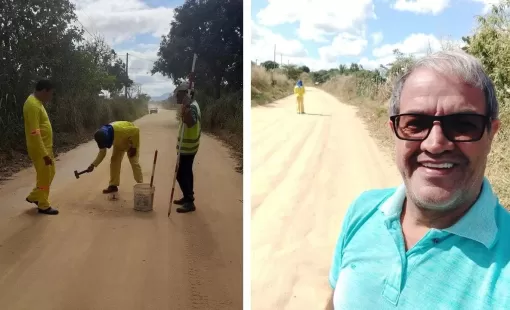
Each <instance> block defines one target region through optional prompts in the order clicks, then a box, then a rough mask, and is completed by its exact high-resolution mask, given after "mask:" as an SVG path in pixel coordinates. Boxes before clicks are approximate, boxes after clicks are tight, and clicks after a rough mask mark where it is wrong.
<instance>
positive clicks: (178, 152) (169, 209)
mask: <svg viewBox="0 0 510 310" xmlns="http://www.w3.org/2000/svg"><path fill="white" fill-rule="evenodd" d="M197 58H198V56H197V54H193V64H192V65H191V74H190V76H189V85H188V97H190V98H191V90H192V89H193V87H194V84H195V78H194V76H193V74H194V73H195V63H196V62H197ZM181 117H184V116H183V115H181ZM181 122H182V125H181V130H180V133H179V136H178V139H179V149H178V151H177V160H176V161H175V171H174V180H173V182H172V191H171V193H170V202H169V203H168V217H170V213H172V205H173V200H174V193H175V181H176V180H177V171H178V170H179V163H180V159H181V147H182V140H183V139H182V136H183V134H184V126H185V124H184V119H182V120H181Z"/></svg>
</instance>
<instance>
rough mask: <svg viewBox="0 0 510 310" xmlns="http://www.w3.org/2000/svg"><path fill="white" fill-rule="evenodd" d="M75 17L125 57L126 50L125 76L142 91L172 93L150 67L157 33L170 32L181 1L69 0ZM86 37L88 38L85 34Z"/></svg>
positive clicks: (158, 39)
mask: <svg viewBox="0 0 510 310" xmlns="http://www.w3.org/2000/svg"><path fill="white" fill-rule="evenodd" d="M71 2H73V3H74V4H76V8H77V12H76V13H77V16H78V19H79V21H80V22H81V23H82V24H83V26H84V27H85V28H86V29H87V30H88V31H89V32H90V33H92V34H93V35H94V36H96V35H99V36H101V37H103V38H105V39H106V41H107V43H108V44H109V45H110V46H111V47H113V48H114V49H115V51H116V52H117V54H119V57H120V58H122V60H125V58H126V53H129V76H130V78H131V79H133V80H134V81H135V83H138V84H140V85H141V86H142V91H143V92H146V93H148V94H149V95H151V96H153V97H155V96H160V95H162V94H165V93H169V92H172V91H173V89H174V87H175V86H174V85H173V84H172V82H171V81H170V80H169V79H167V78H165V77H163V76H161V75H160V74H155V75H154V76H152V75H151V74H150V73H148V72H149V71H150V69H151V68H152V65H153V63H154V61H155V60H157V52H158V49H159V43H160V41H161V35H166V34H168V32H169V31H170V23H171V21H172V20H173V15H174V8H176V7H178V6H180V5H182V4H183V3H184V0H71ZM86 38H88V39H91V38H92V37H91V36H90V35H88V34H86Z"/></svg>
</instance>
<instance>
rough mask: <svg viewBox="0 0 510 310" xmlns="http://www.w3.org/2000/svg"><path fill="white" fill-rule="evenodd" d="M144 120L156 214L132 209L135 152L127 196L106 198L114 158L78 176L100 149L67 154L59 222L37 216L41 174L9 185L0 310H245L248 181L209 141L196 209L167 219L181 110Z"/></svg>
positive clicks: (4, 197)
mask: <svg viewBox="0 0 510 310" xmlns="http://www.w3.org/2000/svg"><path fill="white" fill-rule="evenodd" d="M136 123H137V124H138V125H139V126H140V128H141V158H140V162H141V164H142V169H143V171H144V177H145V179H146V181H147V182H149V181H150V174H151V169H152V159H153V155H154V150H155V149H156V148H157V149H158V150H159V154H158V163H157V171H156V175H155V186H156V194H155V205H154V211H153V212H151V213H142V212H136V211H134V210H133V199H132V196H133V193H132V188H133V185H134V184H135V182H134V180H133V176H132V172H131V167H130V165H129V161H128V160H127V158H126V157H125V158H124V161H123V165H122V173H121V176H122V178H121V186H120V187H119V190H120V200H119V201H109V200H107V197H106V196H105V195H103V194H102V193H101V190H102V189H103V188H104V187H106V186H107V185H108V180H109V157H110V155H111V151H109V152H108V155H107V158H105V161H104V162H103V163H102V164H101V165H100V166H99V167H98V168H97V169H96V170H95V171H94V172H93V173H92V174H85V175H82V176H81V177H80V179H79V180H76V179H75V177H74V174H73V171H74V170H75V169H76V170H79V169H85V168H86V167H87V166H88V165H89V164H90V163H91V161H92V160H93V159H94V157H95V155H96V152H97V146H96V145H95V144H94V143H88V144H84V145H82V146H80V147H78V148H77V149H75V150H73V151H71V152H69V153H67V154H64V155H62V156H60V157H59V161H57V174H56V177H55V181H54V185H53V187H52V193H51V197H52V204H53V205H54V206H55V207H57V208H59V209H60V212H61V213H60V214H59V215H57V216H44V215H37V214H36V212H35V210H34V208H33V207H32V205H29V204H28V203H26V202H25V197H26V195H27V194H28V192H29V191H30V190H31V188H32V187H33V185H34V173H33V172H32V170H31V169H29V170H25V171H22V172H20V173H19V174H17V175H16V176H14V179H13V180H11V181H8V182H7V183H5V184H3V185H0V187H1V188H0V201H1V202H0V205H1V208H0V305H1V307H0V308H2V309H9V310H18V309H30V310H32V309H38V310H46V309H48V310H49V309H52V310H69V309H73V310H117V309H123V310H128V309H133V310H141V309H154V310H163V309H172V310H174V309H182V310H190V309H204V310H211V309H218V310H220V309H221V310H224V309H233V310H238V309H242V175H240V174H238V173H236V172H235V171H234V168H235V162H234V160H233V159H231V158H230V155H229V153H228V151H227V150H226V149H225V148H224V147H223V146H222V145H221V144H220V143H219V142H217V141H216V140H214V139H213V138H211V137H208V136H204V135H203V136H202V140H201V146H200V150H199V153H198V155H197V158H196V159H195V165H194V171H195V193H196V205H197V211H196V212H194V213H188V214H178V213H176V212H175V210H174V212H173V213H172V215H171V218H170V219H168V218H167V207H168V201H169V196H170V189H171V181H172V177H173V168H174V165H175V159H176V155H175V141H176V133H177V123H176V120H175V113H174V112H173V111H165V110H160V112H159V113H158V114H152V115H147V116H145V117H144V118H142V119H140V120H139V121H137V122H136ZM213 163H214V164H213ZM176 195H177V196H178V197H177V198H179V197H180V195H181V193H180V190H179V189H178V187H177V189H176Z"/></svg>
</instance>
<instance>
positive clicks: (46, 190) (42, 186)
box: [27, 154, 55, 210]
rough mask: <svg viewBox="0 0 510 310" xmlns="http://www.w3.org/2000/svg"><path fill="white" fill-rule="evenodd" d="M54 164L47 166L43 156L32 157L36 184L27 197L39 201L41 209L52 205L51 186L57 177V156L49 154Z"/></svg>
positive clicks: (38, 204)
mask: <svg viewBox="0 0 510 310" xmlns="http://www.w3.org/2000/svg"><path fill="white" fill-rule="evenodd" d="M49 156H50V158H51V160H52V162H53V164H52V165H49V166H46V164H45V162H44V159H43V158H42V157H40V158H39V157H35V156H34V157H32V156H31V157H30V158H31V160H32V163H33V165H34V168H35V172H36V175H37V176H36V184H35V187H34V189H33V190H32V192H31V193H30V195H28V197H27V199H28V200H30V201H34V202H35V201H37V206H38V207H39V209H43V210H45V209H48V208H49V207H50V201H49V197H50V186H51V182H53V178H54V177H55V157H54V156H53V154H50V155H49Z"/></svg>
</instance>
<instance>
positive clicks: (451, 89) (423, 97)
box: [400, 68, 485, 113]
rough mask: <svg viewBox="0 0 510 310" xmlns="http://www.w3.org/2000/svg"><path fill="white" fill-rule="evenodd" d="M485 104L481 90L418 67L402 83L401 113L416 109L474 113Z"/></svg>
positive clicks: (445, 75) (462, 81)
mask: <svg viewBox="0 0 510 310" xmlns="http://www.w3.org/2000/svg"><path fill="white" fill-rule="evenodd" d="M484 102H485V97H484V93H483V91H482V90H481V89H479V88H476V87H474V86H472V85H470V84H468V83H467V82H465V81H464V80H463V79H462V78H460V77H459V76H456V75H453V74H442V73H439V72H436V71H434V70H431V69H428V68H419V69H417V70H416V71H414V72H413V73H412V74H410V75H409V77H408V78H407V80H406V81H405V83H404V87H403V89H402V94H401V105H400V108H401V113H403V112H404V111H406V112H407V110H416V109H420V110H421V109H423V110H429V109H434V110H436V109H440V110H450V109H453V110H459V109H460V110H466V109H467V110H469V111H472V112H475V111H477V110H479V109H482V110H485V105H484ZM482 110H481V111H479V112H482ZM452 112H453V111H452ZM459 112H460V111H459ZM409 113H410V112H409Z"/></svg>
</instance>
